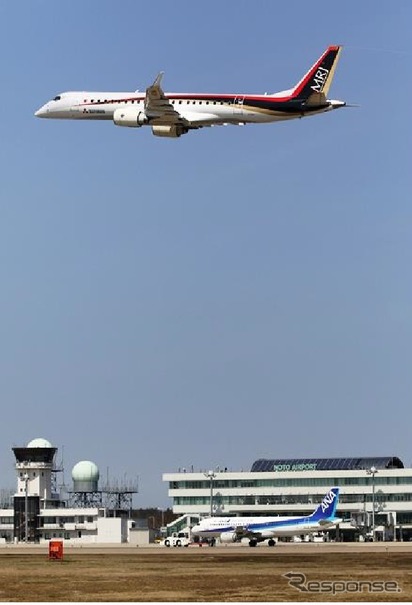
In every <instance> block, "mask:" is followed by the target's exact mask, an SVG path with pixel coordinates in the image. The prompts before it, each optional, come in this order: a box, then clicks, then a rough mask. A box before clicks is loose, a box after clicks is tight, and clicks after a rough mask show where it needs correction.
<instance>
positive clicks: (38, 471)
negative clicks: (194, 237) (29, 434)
mask: <svg viewBox="0 0 412 605" xmlns="http://www.w3.org/2000/svg"><path fill="white" fill-rule="evenodd" d="M13 452H14V455H15V458H16V471H17V492H16V494H15V495H14V498H13V508H12V509H11V508H6V509H0V541H2V542H21V541H28V542H40V543H41V542H48V541H49V540H51V539H61V540H64V541H70V543H72V544H77V543H81V544H83V543H111V544H116V543H118V544H119V543H122V542H127V541H128V539H129V530H130V529H131V528H132V526H133V522H132V521H131V520H129V519H128V518H127V516H125V515H119V516H113V514H112V511H110V510H108V509H107V508H106V507H102V506H99V505H90V502H93V501H96V502H97V503H98V502H99V494H101V492H99V490H98V481H99V469H98V468H97V466H96V465H95V464H94V463H93V462H91V461H89V460H83V461H81V462H79V463H77V464H76V465H75V466H74V467H73V470H72V479H73V494H75V496H76V498H75V500H76V501H77V502H78V503H79V502H80V503H82V502H84V504H86V505H85V506H81V505H80V506H73V507H68V506H67V504H68V503H67V501H65V500H62V499H60V495H59V494H58V493H57V488H56V482H55V473H56V471H57V469H56V466H55V456H56V452H57V448H55V447H53V446H52V445H51V443H50V442H49V441H47V440H46V439H34V440H33V441H30V443H28V444H27V446H26V447H14V448H13Z"/></svg>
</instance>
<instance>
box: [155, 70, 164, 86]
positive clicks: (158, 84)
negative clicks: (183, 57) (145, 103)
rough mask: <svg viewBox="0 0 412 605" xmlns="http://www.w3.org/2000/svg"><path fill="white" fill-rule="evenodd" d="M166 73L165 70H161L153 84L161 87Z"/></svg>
mask: <svg viewBox="0 0 412 605" xmlns="http://www.w3.org/2000/svg"><path fill="white" fill-rule="evenodd" d="M164 74H165V72H164V71H159V73H158V74H157V76H156V80H155V81H154V82H153V84H152V86H159V87H160V86H161V83H162V78H163V76H164Z"/></svg>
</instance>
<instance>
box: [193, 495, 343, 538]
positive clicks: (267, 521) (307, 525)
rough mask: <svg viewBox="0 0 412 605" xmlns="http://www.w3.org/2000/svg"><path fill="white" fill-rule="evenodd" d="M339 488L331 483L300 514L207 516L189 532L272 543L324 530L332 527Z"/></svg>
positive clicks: (336, 519) (206, 535)
mask: <svg viewBox="0 0 412 605" xmlns="http://www.w3.org/2000/svg"><path fill="white" fill-rule="evenodd" d="M338 500H339V488H337V487H333V488H332V489H330V490H329V491H328V493H327V494H326V495H325V496H324V497H323V499H322V502H321V503H320V504H319V506H318V507H317V508H316V509H315V510H314V511H313V513H312V514H311V515H307V516H304V517H208V518H206V519H202V520H201V521H200V523H199V524H198V525H195V526H194V527H193V528H192V535H194V536H196V535H197V536H201V537H210V538H211V537H214V538H217V537H219V538H220V540H221V542H240V541H241V540H242V539H243V538H248V539H249V546H256V545H257V543H258V542H264V541H265V540H268V545H269V546H274V545H275V540H274V538H275V537H281V536H298V535H305V534H310V533H312V532H319V531H326V530H328V529H331V528H333V527H335V526H336V525H337V524H338V523H339V522H340V521H341V519H339V518H337V517H336V515H335V513H336V507H337V504H338Z"/></svg>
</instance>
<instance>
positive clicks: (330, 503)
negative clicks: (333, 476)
mask: <svg viewBox="0 0 412 605" xmlns="http://www.w3.org/2000/svg"><path fill="white" fill-rule="evenodd" d="M338 500H339V488H338V487H332V489H330V490H329V491H328V493H327V494H326V495H325V496H324V497H323V499H322V502H321V503H320V504H319V506H318V507H317V509H316V510H315V511H314V512H313V513H312V514H311V515H310V518H311V519H313V520H315V521H322V520H325V521H326V520H327V519H328V520H330V519H334V518H335V513H336V507H337V505H338Z"/></svg>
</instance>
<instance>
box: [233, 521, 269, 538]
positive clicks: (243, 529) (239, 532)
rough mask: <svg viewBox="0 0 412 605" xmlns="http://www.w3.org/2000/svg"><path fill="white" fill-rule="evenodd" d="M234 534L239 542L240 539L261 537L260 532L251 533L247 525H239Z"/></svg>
mask: <svg viewBox="0 0 412 605" xmlns="http://www.w3.org/2000/svg"><path fill="white" fill-rule="evenodd" d="M235 534H236V536H237V538H238V539H239V540H240V539H241V538H260V536H261V535H262V533H261V532H260V531H253V530H251V529H249V526H248V525H240V526H238V527H236V529H235Z"/></svg>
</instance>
